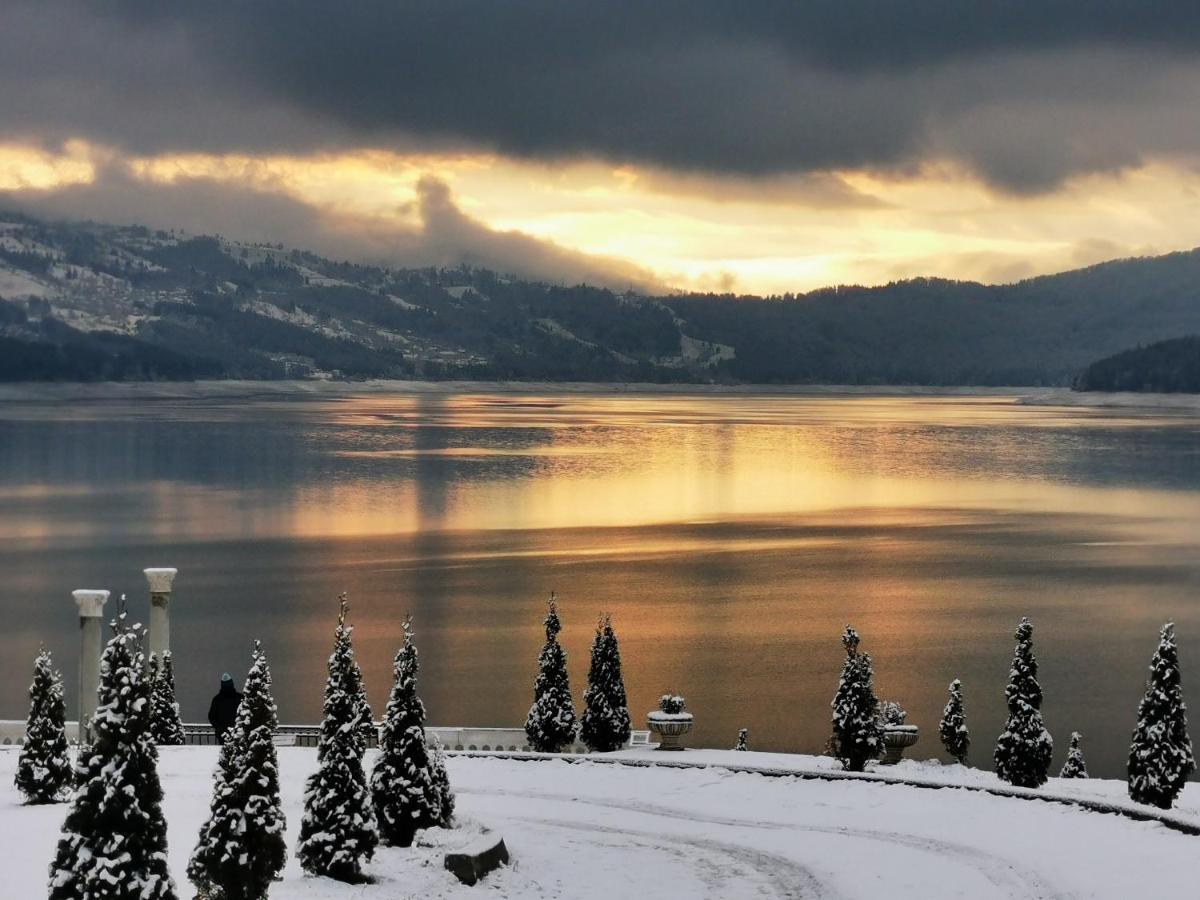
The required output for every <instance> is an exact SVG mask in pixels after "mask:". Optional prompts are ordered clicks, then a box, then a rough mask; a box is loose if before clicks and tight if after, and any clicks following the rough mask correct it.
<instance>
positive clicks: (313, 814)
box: [297, 594, 379, 882]
mask: <svg viewBox="0 0 1200 900" xmlns="http://www.w3.org/2000/svg"><path fill="white" fill-rule="evenodd" d="M338 600H339V602H340V604H341V608H340V612H339V613H338V624H337V630H336V631H335V633H334V645H333V654H332V655H331V656H330V657H329V677H328V679H327V680H326V682H325V715H324V718H323V719H322V721H321V736H320V739H319V740H318V742H317V771H316V772H315V773H313V774H312V775H311V776H310V777H309V779H308V782H307V784H306V786H305V792H304V818H303V819H301V821H300V846H299V849H298V852H297V856H298V857H299V859H300V865H301V867H302V868H303V869H304V871H306V872H308V873H309V874H310V875H325V876H328V877H329V878H335V879H337V880H338V881H346V882H358V881H361V880H362V864H363V862H364V861H365V860H369V859H370V858H371V857H372V856H374V854H375V846H376V844H378V842H379V834H378V832H377V830H376V826H375V813H374V810H373V809H372V808H371V791H370V788H369V786H368V784H367V776H366V773H365V772H364V771H363V764H362V760H363V754H364V753H365V752H366V749H367V735H368V734H369V729H370V723H371V710H370V708H369V707H368V706H367V704H366V700H365V693H364V690H363V681H362V672H361V671H360V670H359V668H358V663H357V662H356V661H355V659H354V646H353V644H352V642H351V635H352V632H353V628H351V627H350V626H349V625H347V624H346V611H347V608H348V603H347V601H346V595H345V594H343V595H342V596H341V597H339V598H338Z"/></svg>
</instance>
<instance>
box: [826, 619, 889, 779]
mask: <svg viewBox="0 0 1200 900" xmlns="http://www.w3.org/2000/svg"><path fill="white" fill-rule="evenodd" d="M858 644H859V637H858V633H857V632H856V631H855V630H854V629H853V628H851V627H850V626H849V625H847V626H846V631H845V633H844V634H843V635H842V646H843V647H845V648H846V662H845V665H844V666H843V667H842V677H841V680H840V681H839V682H838V689H837V693H836V694H834V697H833V703H832V704H831V706H832V707H833V743H834V744H835V746H836V753H837V756H838V757H839V758H840V759H841V760H842V765H843V766H845V768H847V769H849V770H850V771H851V772H861V771H862V770H863V769H864V768H866V765H867V760H870V759H875V758H876V757H878V756H879V754H880V753H881V752H882V750H883V728H882V726H881V725H880V724H879V719H878V717H877V711H878V706H879V701H878V700H877V699H876V697H875V684H874V678H875V677H874V674H873V673H872V671H871V657H870V656H869V655H868V654H866V653H859V652H858Z"/></svg>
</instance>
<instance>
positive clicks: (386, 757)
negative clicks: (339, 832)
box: [371, 618, 440, 847]
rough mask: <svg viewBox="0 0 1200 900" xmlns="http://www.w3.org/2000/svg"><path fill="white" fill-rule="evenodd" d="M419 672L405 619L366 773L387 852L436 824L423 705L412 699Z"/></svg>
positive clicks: (409, 624) (409, 621) (436, 799)
mask: <svg viewBox="0 0 1200 900" xmlns="http://www.w3.org/2000/svg"><path fill="white" fill-rule="evenodd" d="M419 667H420V666H419V663H418V660H417V647H416V645H415V644H414V643H413V629H412V619H411V618H409V619H405V620H404V646H403V647H401V648H400V649H399V650H398V651H397V652H396V659H395V662H394V664H393V667H392V671H393V672H394V674H395V682H394V683H393V685H392V695H391V697H390V698H389V699H388V705H387V712H385V713H384V717H383V725H382V726H381V728H380V730H379V758H378V760H376V762H375V769H374V771H372V773H371V797H372V799H373V801H374V803H375V819H376V821H377V822H378V823H379V837H380V839H381V840H382V841H383V843H384V844H387V845H390V846H392V847H409V846H412V842H413V838H414V837H416V834H417V832H418V831H419V830H420V829H422V828H429V827H431V826H433V825H436V824H438V813H439V807H440V797H439V795H438V789H437V786H436V785H435V784H434V780H433V773H432V771H431V769H430V759H429V752H428V750H427V748H426V744H425V704H423V703H422V702H421V698H420V697H418V696H417V670H418V669H419Z"/></svg>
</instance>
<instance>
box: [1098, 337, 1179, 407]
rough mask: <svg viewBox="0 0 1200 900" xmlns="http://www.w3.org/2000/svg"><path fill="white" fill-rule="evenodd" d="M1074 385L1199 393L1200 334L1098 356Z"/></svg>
mask: <svg viewBox="0 0 1200 900" xmlns="http://www.w3.org/2000/svg"><path fill="white" fill-rule="evenodd" d="M1075 388H1076V389H1077V390H1081V391H1151V392H1155V393H1160V394H1200V337H1197V336H1195V335H1192V336H1189V337H1181V338H1175V339H1173V340H1169V341H1159V342H1158V343H1157V344H1151V345H1150V346H1149V347H1135V348H1134V349H1132V350H1124V351H1122V352H1121V353H1116V354H1114V355H1112V356H1109V357H1106V358H1105V359H1101V360H1099V361H1097V362H1094V363H1092V364H1091V365H1090V366H1088V367H1087V368H1086V369H1084V370H1083V373H1082V374H1081V375H1080V376H1079V379H1078V380H1077V381H1076V383H1075Z"/></svg>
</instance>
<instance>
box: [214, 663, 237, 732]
mask: <svg viewBox="0 0 1200 900" xmlns="http://www.w3.org/2000/svg"><path fill="white" fill-rule="evenodd" d="M241 702H242V695H241V694H239V693H238V691H237V688H235V687H234V686H233V676H232V675H230V674H229V673H228V672H226V673H225V674H224V675H222V676H221V690H219V691H217V696H215V697H213V698H212V703H210V704H209V705H208V724H209V725H211V726H212V727H213V731H215V732H216V733H217V743H218V744H220V743H224V741H225V732H227V731H228V730H229V729H230V728H232V727H233V722H234V719H236V718H237V711H238V705H239V704H240V703H241Z"/></svg>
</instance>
